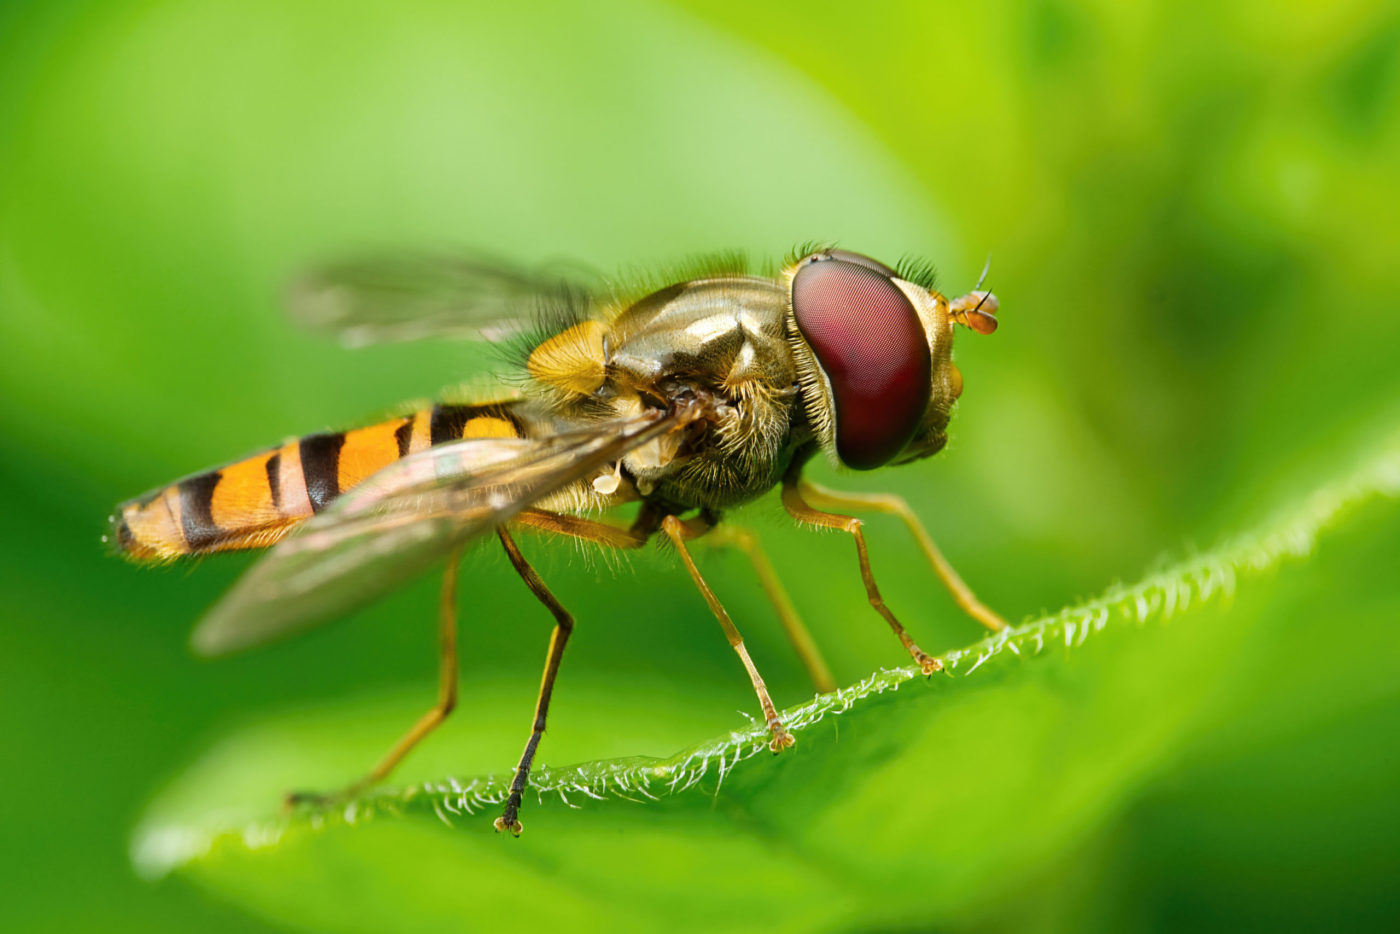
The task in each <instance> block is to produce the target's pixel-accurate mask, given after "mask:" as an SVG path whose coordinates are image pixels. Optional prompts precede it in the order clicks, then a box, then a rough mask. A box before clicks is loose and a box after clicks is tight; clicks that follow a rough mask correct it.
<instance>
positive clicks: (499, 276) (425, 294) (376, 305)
mask: <svg viewBox="0 0 1400 934" xmlns="http://www.w3.org/2000/svg"><path fill="white" fill-rule="evenodd" d="M594 288H596V284H595V283H592V282H590V279H589V277H587V276H586V275H584V274H582V273H581V271H573V275H565V274H563V273H562V272H549V271H532V270H528V269H525V268H523V267H512V266H511V265H510V264H509V263H505V262H501V261H497V260H492V259H487V258H483V257H472V256H457V257H454V256H449V255H446V254H435V253H402V254H388V255H383V256H377V257H364V258H360V259H351V260H347V261H344V262H340V263H335V264H332V265H327V266H324V267H321V268H319V269H315V270H313V271H311V272H310V273H308V274H306V275H304V276H302V277H301V278H300V279H299V280H297V281H296V282H295V283H293V285H292V287H291V289H290V290H289V292H288V296H287V304H288V311H289V313H290V314H291V316H292V318H293V319H295V320H296V321H297V322H298V323H300V324H301V325H303V326H305V327H307V328H310V329H312V330H315V331H321V332H329V333H331V334H334V335H335V336H337V337H339V339H340V340H341V341H342V342H343V343H345V344H347V345H350V346H363V345H365V344H373V343H382V342H388V341H405V340H418V339H420V338H425V337H445V338H456V339H460V340H499V339H501V338H502V337H508V336H510V335H513V334H516V333H519V332H520V331H523V330H525V329H527V328H529V327H531V326H532V325H533V324H535V323H536V322H537V321H539V320H540V319H544V320H545V321H546V322H547V323H548V324H551V325H553V324H563V325H567V324H572V323H574V322H575V321H578V320H582V318H583V317H585V316H586V315H587V314H588V312H589V311H590V309H591V307H592V295H591V292H592V290H593V289H594Z"/></svg>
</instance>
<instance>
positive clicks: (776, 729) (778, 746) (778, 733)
mask: <svg viewBox="0 0 1400 934" xmlns="http://www.w3.org/2000/svg"><path fill="white" fill-rule="evenodd" d="M768 729H770V730H772V731H773V739H772V741H770V742H769V743H768V748H769V749H771V750H773V754H774V755H777V754H778V753H780V752H782V751H783V750H784V749H791V748H792V747H793V746H796V745H797V740H796V739H794V738H793V736H792V734H791V733H789V732H788V731H787V730H785V729H783V724H782V723H781V722H780V721H778V720H770V721H768Z"/></svg>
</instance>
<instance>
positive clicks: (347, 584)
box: [193, 403, 701, 655]
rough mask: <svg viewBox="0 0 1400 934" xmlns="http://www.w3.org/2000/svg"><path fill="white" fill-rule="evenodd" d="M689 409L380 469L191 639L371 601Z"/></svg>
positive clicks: (229, 598) (323, 615)
mask: <svg viewBox="0 0 1400 934" xmlns="http://www.w3.org/2000/svg"><path fill="white" fill-rule="evenodd" d="M700 414H701V413H700V405H699V404H698V403H695V404H691V405H689V406H684V407H680V408H677V409H673V410H672V411H670V412H662V411H660V410H656V411H653V412H649V413H644V414H642V415H638V416H636V417H634V418H629V419H623V420H619V421H612V422H608V423H607V424H604V425H599V426H598V427H597V428H595V429H589V430H584V431H576V432H568V433H564V434H560V435H556V436H554V437H552V438H544V439H523V438H472V439H466V440H462V441H456V442H451V443H448V444H442V445H438V446H436V447H432V448H429V449H427V450H425V451H421V452H419V453H417V454H413V455H410V456H409V457H406V458H404V459H403V460H401V461H397V462H396V463H394V464H391V465H390V466H388V467H386V468H384V469H383V470H381V471H380V472H379V473H377V474H375V475H374V476H372V477H370V478H369V479H367V480H365V481H364V483H362V484H361V485H359V486H357V487H355V488H354V489H352V490H350V491H349V492H347V493H345V494H344V495H342V496H341V497H340V498H339V499H337V500H336V501H335V502H334V503H332V504H331V506H330V507H329V508H327V509H326V510H325V511H324V512H321V513H319V514H318V515H316V516H315V517H314V518H312V519H309V520H307V522H306V523H305V524H304V525H303V526H302V527H301V528H299V529H297V530H296V531H294V532H293V533H292V534H291V535H290V536H288V537H287V538H286V539H285V540H284V541H282V542H281V543H280V544H278V545H277V546H275V547H274V548H273V549H272V550H271V551H270V552H269V553H268V554H267V555H266V556H265V557H263V558H262V559H261V560H260V561H259V562H258V563H257V564H255V565H254V566H253V567H252V569H251V570H249V571H248V573H247V574H245V575H244V576H243V577H242V578H241V579H240V580H239V581H238V583H237V584H235V585H234V587H233V589H232V590H230V591H229V593H228V594H227V595H225V597H224V598H223V599H222V600H221V601H220V602H219V603H218V604H216V605H215V606H214V608H213V609H212V610H210V611H209V613H208V614H207V615H206V616H205V617H204V619H203V620H202V621H201V622H200V624H199V626H198V627H197V628H196V629H195V632H194V636H193V644H194V647H195V649H196V651H198V652H199V653H201V654H205V655H218V654H223V653H225V652H230V651H233V650H235V649H241V648H245V647H248V646H252V645H256V644H258V643H261V642H265V641H268V640H269V639H272V638H275V637H278V636H281V635H284V634H286V633H290V632H293V631H295V630H298V629H302V628H305V627H308V626H311V625H313V624H315V623H320V622H325V621H327V620H330V619H334V618H336V617H338V616H342V615H344V614H346V613H349V612H350V611H352V610H355V609H358V608H359V607H361V606H364V605H365V604H366V603H369V602H370V601H372V600H375V599H377V598H378V597H380V596H382V595H383V594H385V593H386V592H388V591H389V590H391V589H393V588H394V587H396V586H398V585H399V584H401V583H402V582H404V581H405V580H406V579H408V578H409V577H411V576H413V575H415V574H418V573H420V572H422V571H424V570H425V569H427V568H428V567H429V566H430V565H432V564H433V563H434V562H436V561H438V560H439V559H441V558H442V557H443V556H444V555H445V554H447V553H449V552H450V551H451V550H452V549H453V548H454V547H456V546H458V545H461V544H463V543H465V542H467V541H469V540H471V539H473V538H475V537H477V536H480V535H482V534H484V533H487V532H490V531H491V530H492V529H494V528H495V527H496V526H498V525H501V524H502V523H504V522H506V521H508V520H509V519H510V518H511V517H513V516H515V515H516V514H517V513H519V512H520V511H521V510H523V509H525V508H527V507H528V506H529V505H530V504H531V503H533V502H535V501H536V500H538V499H540V498H541V497H543V496H545V495H547V494H548V493H550V492H552V491H554V490H557V489H559V488H560V487H563V486H565V485H567V484H569V483H572V482H574V481H576V480H580V479H582V478H584V477H587V476H588V475H589V474H591V473H594V472H595V471H597V470H598V469H599V468H601V467H602V466H604V465H605V464H608V463H611V462H613V461H616V460H619V459H620V458H622V456H623V455H625V454H626V453H627V452H628V451H631V450H633V449H634V448H637V447H639V446H641V445H643V444H646V443H647V442H648V441H651V440H652V439H654V438H658V437H660V436H662V435H664V434H666V433H668V432H671V431H678V430H681V429H682V428H684V427H685V426H686V425H687V424H689V423H690V422H692V421H694V420H695V419H696V418H698V417H699V415H700Z"/></svg>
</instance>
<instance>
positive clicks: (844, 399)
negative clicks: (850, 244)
mask: <svg viewBox="0 0 1400 934" xmlns="http://www.w3.org/2000/svg"><path fill="white" fill-rule="evenodd" d="M847 255H850V256H852V257H855V258H854V259H851V260H847V259H845V258H844V256H843V257H840V258H838V257H837V256H836V254H834V253H833V254H831V259H825V260H817V261H814V262H809V263H805V264H803V265H802V266H800V267H799V268H798V270H797V273H796V274H795V275H794V276H793V279H792V312H793V317H794V318H795V319H796V321H797V328H798V330H799V331H800V332H801V334H802V337H803V339H805V340H806V341H807V344H808V346H810V347H811V348H812V353H813V354H814V355H815V356H816V359H817V365H818V366H820V367H821V369H822V372H823V373H824V374H826V378H827V380H828V382H829V383H830V384H831V394H832V396H833V399H832V402H833V403H834V406H835V412H834V413H833V415H834V416H835V423H836V454H837V456H838V457H840V458H841V462H842V463H843V464H845V465H847V466H848V467H855V468H856V469H858V470H870V469H872V468H875V467H879V466H881V465H883V464H887V463H889V462H890V461H891V460H892V459H893V458H894V457H895V456H896V455H897V454H899V452H900V451H901V450H903V449H904V446H905V445H906V444H908V443H909V439H910V438H912V437H913V436H914V432H915V431H916V430H917V429H918V427H919V423H920V422H921V421H922V420H923V417H924V412H925V410H926V409H927V408H928V404H929V396H930V394H931V388H930V387H931V381H932V361H931V359H930V356H929V348H928V339H927V337H926V335H925V333H924V328H923V325H922V323H921V322H920V320H919V315H918V312H917V311H915V309H914V305H913V303H912V302H910V301H909V297H908V296H906V295H905V294H904V293H903V292H902V291H900V289H899V287H898V286H897V285H895V284H894V283H893V282H892V281H891V279H890V277H891V276H893V275H894V273H893V272H891V271H889V270H888V268H887V267H884V266H881V265H880V264H879V263H876V262H875V261H874V260H866V259H865V257H857V256H856V255H855V254H847ZM857 260H859V261H857Z"/></svg>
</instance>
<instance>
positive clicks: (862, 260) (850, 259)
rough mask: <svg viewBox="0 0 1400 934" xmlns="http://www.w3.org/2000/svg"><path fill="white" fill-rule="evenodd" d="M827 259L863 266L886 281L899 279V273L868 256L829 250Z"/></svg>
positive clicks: (848, 251)
mask: <svg viewBox="0 0 1400 934" xmlns="http://www.w3.org/2000/svg"><path fill="white" fill-rule="evenodd" d="M826 255H827V256H828V257H830V258H831V259H834V260H839V261H841V262H843V263H855V264H856V265H857V266H864V267H865V268H866V269H873V270H875V271H876V272H878V273H879V274H880V275H882V276H884V277H885V278H887V279H897V278H899V273H897V272H895V271H894V270H893V269H891V268H890V267H888V266H886V265H885V264H884V263H882V262H879V261H878V260H873V259H871V258H870V257H868V256H862V255H860V254H859V253H852V252H851V251H850V250H830V251H828V252H827V253H826Z"/></svg>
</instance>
